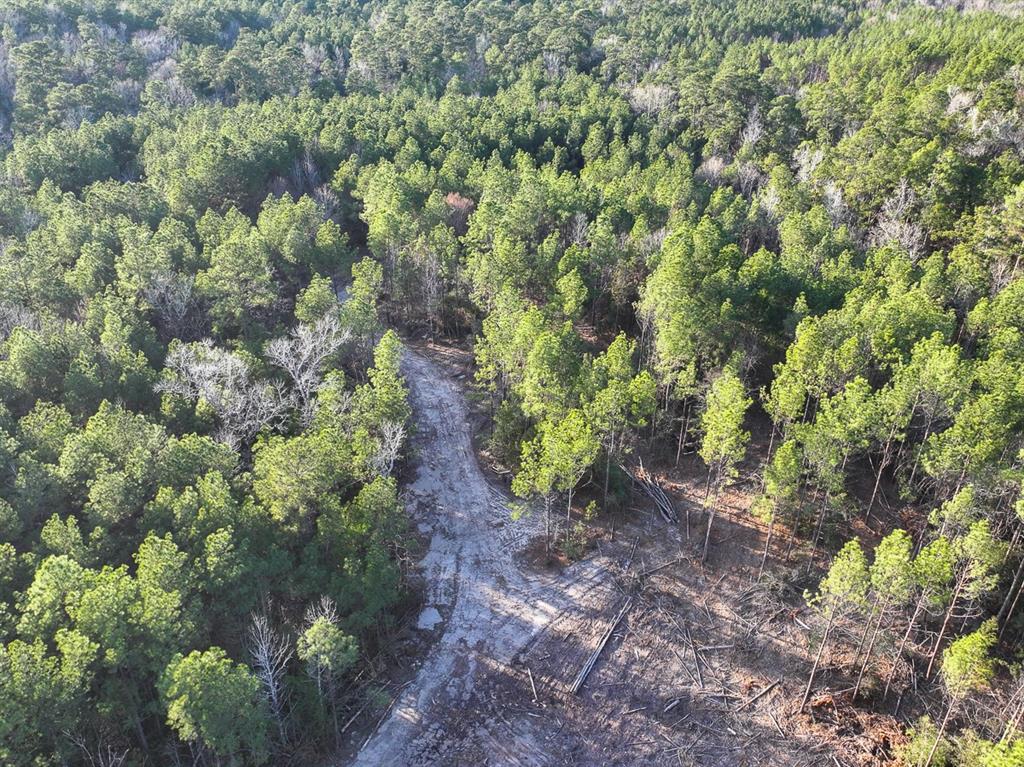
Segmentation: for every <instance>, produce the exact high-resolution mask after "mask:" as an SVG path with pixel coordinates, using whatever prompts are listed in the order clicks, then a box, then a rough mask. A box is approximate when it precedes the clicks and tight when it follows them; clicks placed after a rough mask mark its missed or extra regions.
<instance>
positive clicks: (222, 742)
mask: <svg viewBox="0 0 1024 767" xmlns="http://www.w3.org/2000/svg"><path fill="white" fill-rule="evenodd" d="M159 687H160V694H161V696H162V697H163V699H164V701H166V705H167V723H168V724H169V725H170V726H171V727H172V728H174V730H175V732H177V733H178V735H179V737H181V739H182V740H184V741H186V742H196V743H198V744H200V745H203V746H205V747H207V748H209V749H210V750H211V751H213V753H215V754H217V755H218V756H220V757H223V758H228V759H239V758H242V757H243V756H245V757H248V759H251V760H252V761H253V762H254V763H256V764H262V763H263V762H265V761H266V760H267V740H268V735H267V724H268V715H267V712H266V711H265V709H264V706H263V703H262V698H261V697H260V694H259V680H257V679H256V677H255V676H254V675H253V673H252V672H251V671H249V670H248V669H247V668H246V667H245V666H241V665H239V664H237V663H234V662H233V661H232V660H231V659H230V658H228V657H227V656H226V655H225V654H224V651H223V650H221V649H220V648H219V647H214V648H211V649H209V650H206V651H205V652H200V651H198V650H196V651H194V652H192V653H190V654H189V655H187V656H184V657H183V656H181V655H178V656H176V657H175V658H174V659H173V660H172V661H171V662H170V663H169V664H168V666H167V668H166V669H165V670H164V672H163V674H162V675H161V677H160V683H159Z"/></svg>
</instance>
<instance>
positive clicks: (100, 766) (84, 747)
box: [64, 732, 128, 767]
mask: <svg viewBox="0 0 1024 767" xmlns="http://www.w3.org/2000/svg"><path fill="white" fill-rule="evenodd" d="M64 737H66V738H67V739H68V740H69V741H71V742H72V743H73V744H74V745H75V746H77V747H78V749H79V750H80V751H81V752H82V753H83V754H84V755H85V759H86V761H87V762H88V763H89V767H122V765H124V764H126V763H127V761H128V749H127V748H126V749H124V750H120V749H117V748H114V747H113V746H112V745H110V744H109V743H108V744H103V743H97V744H96V748H95V750H93V749H92V748H90V747H89V744H88V743H86V742H85V738H83V737H82V736H81V735H77V734H75V733H71V732H65V733H64Z"/></svg>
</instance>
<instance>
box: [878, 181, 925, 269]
mask: <svg viewBox="0 0 1024 767" xmlns="http://www.w3.org/2000/svg"><path fill="white" fill-rule="evenodd" d="M916 208H917V195H916V194H914V190H913V189H911V188H910V184H909V183H908V182H907V180H906V179H905V178H904V179H900V183H899V185H898V186H897V187H896V191H894V192H893V193H892V196H891V197H889V199H888V200H886V201H885V203H884V204H883V205H882V210H881V211H879V213H878V220H877V221H876V222H875V228H874V229H873V230H872V232H871V237H870V242H871V244H872V245H875V246H878V247H881V246H884V245H891V244H895V245H897V246H899V247H900V248H902V249H903V250H904V251H906V253H907V255H909V256H910V259H911V260H912V261H917V259H918V258H920V257H921V255H922V254H923V253H924V245H925V239H926V234H925V231H924V227H923V226H921V225H920V224H919V223H917V222H916V221H912V220H911V217H912V216H913V215H914V214H915V212H916Z"/></svg>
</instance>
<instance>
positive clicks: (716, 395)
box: [700, 368, 752, 476]
mask: <svg viewBox="0 0 1024 767" xmlns="http://www.w3.org/2000/svg"><path fill="white" fill-rule="evenodd" d="M751 401H752V400H751V399H750V398H749V397H748V396H747V395H746V391H745V389H744V387H743V382H742V381H741V380H740V378H739V376H737V375H736V373H735V372H733V371H732V370H730V369H728V368H727V369H726V370H723V371H722V373H721V374H720V375H719V376H718V377H717V378H716V379H715V380H714V382H713V383H712V384H711V389H710V390H709V392H708V396H707V402H706V404H705V407H704V412H703V413H702V414H701V418H700V425H701V429H702V430H703V432H704V436H703V438H702V440H701V445H700V457H701V458H703V459H704V462H705V463H706V464H707V465H708V466H711V467H713V468H714V470H715V472H716V473H717V474H719V475H720V476H729V475H730V474H731V473H732V472H733V471H734V467H735V466H736V464H737V463H739V462H740V461H742V460H743V457H744V456H745V455H746V452H747V442H748V441H749V440H750V432H748V431H744V430H743V421H744V419H745V417H746V412H747V408H748V407H750V403H751Z"/></svg>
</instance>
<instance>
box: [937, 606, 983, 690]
mask: <svg viewBox="0 0 1024 767" xmlns="http://www.w3.org/2000/svg"><path fill="white" fill-rule="evenodd" d="M995 643H996V622H995V620H988V621H986V622H985V623H984V624H982V626H981V628H980V629H978V630H977V631H975V632H973V633H971V634H967V635H965V636H962V637H960V638H959V639H957V640H956V641H955V642H953V643H952V644H951V645H950V646H949V647H947V648H946V649H945V650H944V651H943V653H942V681H943V683H944V684H945V685H946V691H947V692H948V693H949V695H950V697H952V698H953V699H957V700H959V699H962V698H964V697H966V696H967V695H968V694H969V693H971V692H976V691H978V690H981V689H983V688H985V687H987V686H988V685H989V684H990V683H991V681H992V677H993V676H995V672H996V663H995V660H994V659H993V658H992V657H991V655H990V654H989V653H990V652H991V650H992V647H993V645H995Z"/></svg>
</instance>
